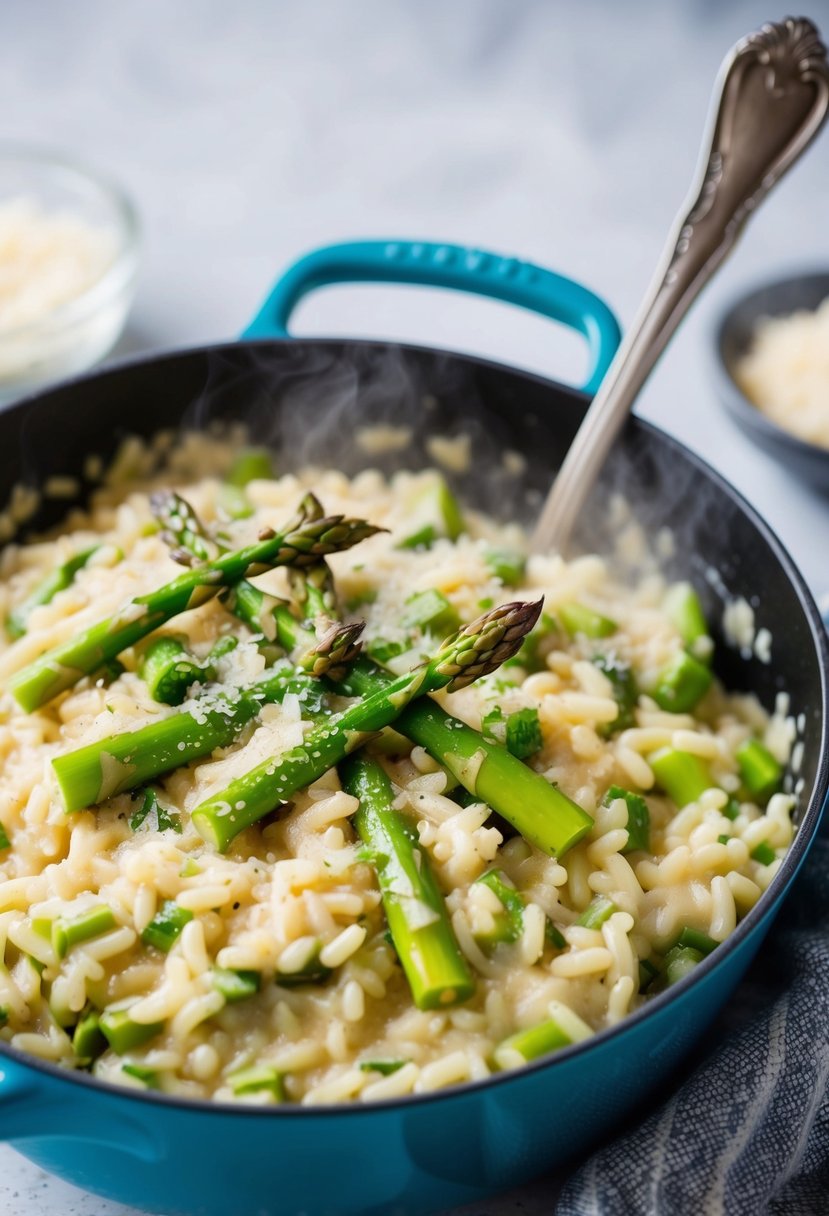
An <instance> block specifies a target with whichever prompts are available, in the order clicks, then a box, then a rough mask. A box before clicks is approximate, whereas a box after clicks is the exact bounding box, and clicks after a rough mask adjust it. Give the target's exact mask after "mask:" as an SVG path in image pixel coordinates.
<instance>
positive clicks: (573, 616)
mask: <svg viewBox="0 0 829 1216" xmlns="http://www.w3.org/2000/svg"><path fill="white" fill-rule="evenodd" d="M556 612H557V615H558V619H559V621H560V622H561V626H562V628H563V629H564V631H565V633H568V634H569V635H570V637H571V638H574V637H576V636H577V635H578V634H582V635H583V636H584V637H586V638H609V637H610V636H611V634H614V633H616V632H617V630H618V628H619V626H618V625H617V623H616V622H615V621H613V620H611V619H610V617H609V616H602V614H601V612H595V611H594V610H593V609H592V608H587V607H585V605H584V604H576V603H572V604H559V606H558V608H557V609H556Z"/></svg>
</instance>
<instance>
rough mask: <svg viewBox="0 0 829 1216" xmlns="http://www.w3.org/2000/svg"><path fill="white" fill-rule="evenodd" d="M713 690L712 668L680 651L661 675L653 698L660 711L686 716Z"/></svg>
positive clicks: (652, 693) (651, 692) (651, 691)
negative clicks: (710, 689) (710, 669)
mask: <svg viewBox="0 0 829 1216" xmlns="http://www.w3.org/2000/svg"><path fill="white" fill-rule="evenodd" d="M710 687H711V672H710V671H709V669H708V668H707V667H706V666H705V665H704V664H703V663H700V662H699V660H697V659H695V658H694V657H693V656H692V655H690V654H688V652H687V651H685V650H681V651H680V652H679V653H678V654H677V655H676V656H675V657H674V658H673V659H672V660H671V662H670V663H669V664H668V666H667V667H666V668H665V670H664V671H663V672H662V673H661V674H660V676H659V678H658V680H657V682H656V684H655V686H654V687H653V688H652V689H651V690H650V695H651V696H652V697H653V699H654V701H655V702H656V704H657V705H658V706H659V708H660V709H664V710H667V711H668V713H672V714H684V713H689V712H690V711H691V710H692V709H694V708H695V707H696V705H697V704H698V703H699V702H700V701H701V700H702V698H703V697H704V696H705V694H706V693H707V692H708V689H709V688H710Z"/></svg>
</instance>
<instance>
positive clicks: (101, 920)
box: [52, 904, 117, 958]
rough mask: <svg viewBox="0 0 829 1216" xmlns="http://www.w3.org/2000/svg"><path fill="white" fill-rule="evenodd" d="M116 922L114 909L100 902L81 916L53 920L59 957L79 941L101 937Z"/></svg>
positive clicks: (54, 942) (53, 945)
mask: <svg viewBox="0 0 829 1216" xmlns="http://www.w3.org/2000/svg"><path fill="white" fill-rule="evenodd" d="M116 924H117V921H116V920H115V916H114V914H113V911H112V909H111V908H108V907H107V906H106V904H99V905H98V906H97V907H95V908H90V909H89V910H88V911H87V912H81V913H80V915H79V916H72V917H63V916H61V917H58V919H57V920H56V921H53V922H52V949H53V950H54V951H55V954H56V955H57V956H58V958H64V957H65V956H66V955H67V954H68V952H69V951H70V950H71V949H72V947H73V946H76V945H77V944H78V942H85V941H88V940H89V939H90V938H92V937H100V936H101V935H102V934H104V933H108V932H109V931H110V929H114V928H115V926H116Z"/></svg>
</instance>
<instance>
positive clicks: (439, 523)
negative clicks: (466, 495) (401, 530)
mask: <svg viewBox="0 0 829 1216" xmlns="http://www.w3.org/2000/svg"><path fill="white" fill-rule="evenodd" d="M408 513H409V514H410V515H411V516H412V517H413V519H414V520H415V521H416V523H415V530H414V531H413V532H412V533H410V534H409V535H408V536H406V537H405V538H404V539H403V540H401V541H399V542H398V545H397V548H398V549H420V548H428V546H429V545H431V544H434V542H435V541H436V540H437V539H438V537H442V536H445V537H447V538H448V539H449V540H457V539H458V537H459V536H460V535H461V533H462V532H463V531H464V528H465V524H464V519H463V513H462V512H461V509H460V506H459V504H458V500H457V499H456V498H455V496H454V495H453V493H452V491H451V490H450V489H449V486H448V485H447V484H446V482H445V481H444V479H443V478H442V477H440V476H437V477H436V478H435V480H434V481H433V482H431V483H430V484H429V485H427V486H426V487H425V488H423V489H421V490H420V491H419V493H418V494H417V495H415V497H414V498H413V499H412V501H411V502H410V503H409V512H408Z"/></svg>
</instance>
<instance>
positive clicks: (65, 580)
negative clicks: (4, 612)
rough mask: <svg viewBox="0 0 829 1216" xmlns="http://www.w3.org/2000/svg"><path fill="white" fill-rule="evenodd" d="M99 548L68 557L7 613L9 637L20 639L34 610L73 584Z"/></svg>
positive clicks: (49, 601)
mask: <svg viewBox="0 0 829 1216" xmlns="http://www.w3.org/2000/svg"><path fill="white" fill-rule="evenodd" d="M100 547H101V546H100V545H93V546H92V548H90V549H83V550H82V551H81V552H80V553H76V554H75V556H74V557H70V558H69V560H68V561H65V562H63V564H62V565H60V566H58V567H57V569H56V570H51V571H50V572H49V574H47V575H46V577H45V578H44V579H43V581H42V582H40V583H38V585H37V586H36V587H35V589H34V591H32V592H31V593H30V594H29V595H28V596H27V597H26V599H25V600H24V601H23V603H22V604H19V605H18V606H17V608H15V609H13V610H12V611H11V612H10V613H9V615H8V617H7V618H6V630H7V631H8V634H9V636H10V637H12V638H22V637H23V635H24V633H26V631H27V629H28V627H29V617H30V616H31V615H32V613H33V612H34V610H35V608H39V607H40V606H41V604H51V602H52V600H53V599H54V598H55V596H56V595H57V594H58V592H59V591H65V590H66V588H67V587H69V586H70V585H71V584H72V583H73V582H74V580H75V575H76V574H77V573H78V571H79V570H82V569H83V567H84V566H85V565H87V563H88V562H89V560H90V559H91V558H92V556H93V555H94V554H95V553H97V552H98V550H99V549H100Z"/></svg>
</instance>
